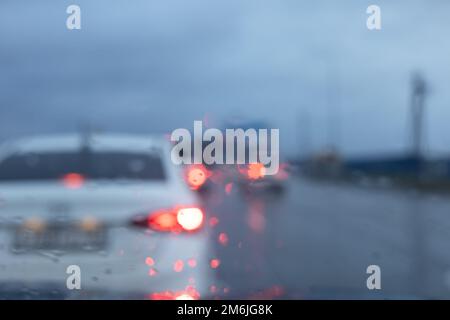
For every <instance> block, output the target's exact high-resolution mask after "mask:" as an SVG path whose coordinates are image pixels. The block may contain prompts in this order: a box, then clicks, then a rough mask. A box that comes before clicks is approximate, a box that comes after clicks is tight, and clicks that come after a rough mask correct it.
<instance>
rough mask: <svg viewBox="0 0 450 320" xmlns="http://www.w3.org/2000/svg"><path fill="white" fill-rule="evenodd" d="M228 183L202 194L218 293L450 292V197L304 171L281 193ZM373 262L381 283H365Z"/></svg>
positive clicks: (436, 295) (358, 294)
mask: <svg viewBox="0 0 450 320" xmlns="http://www.w3.org/2000/svg"><path fill="white" fill-rule="evenodd" d="M222 187H223V186H220V185H219V186H215V187H214V188H213V190H210V192H209V193H208V195H207V196H205V201H206V202H205V203H206V205H207V208H208V211H209V212H210V213H211V214H212V215H213V216H214V217H217V221H218V223H217V224H216V225H215V226H214V227H213V230H214V231H213V232H212V239H211V240H212V242H213V243H214V252H215V254H216V255H217V257H218V258H219V259H220V261H221V264H220V266H219V268H217V272H216V274H217V277H218V284H217V285H214V286H213V287H212V288H211V291H212V293H213V294H214V295H215V296H217V297H219V298H253V297H258V298H267V299H269V298H288V299H310V298H324V299H328V298H337V299H341V298H344V299H346V298H368V299H370V298H378V299H379V298H387V299H391V298H393V299H395V298H406V299H415V298H444V297H446V298H449V297H450V294H449V288H450V277H449V276H450V272H449V271H450V261H449V260H450V259H449V258H450V254H449V251H450V250H449V249H448V244H449V243H450V232H449V231H450V197H448V196H445V195H431V194H420V193H418V192H415V191H412V190H410V191H407V190H396V189H393V188H383V189H380V188H370V187H361V186H350V185H332V184H326V183H323V182H314V181H310V180H308V179H305V178H302V177H293V178H291V179H290V180H289V181H288V182H287V188H286V192H285V194H283V195H280V196H275V195H257V196H248V195H247V196H244V195H243V194H242V192H241V191H240V190H239V188H235V186H234V185H233V186H232V189H231V190H228V191H229V192H226V191H225V188H222ZM221 233H224V234H225V235H226V236H223V235H222V236H221V237H220V238H219V236H220V234H221ZM224 239H225V240H227V241H224ZM369 265H378V266H380V268H381V290H368V289H367V286H366V280H367V277H368V276H369V275H368V274H367V273H366V269H367V267H368V266H369Z"/></svg>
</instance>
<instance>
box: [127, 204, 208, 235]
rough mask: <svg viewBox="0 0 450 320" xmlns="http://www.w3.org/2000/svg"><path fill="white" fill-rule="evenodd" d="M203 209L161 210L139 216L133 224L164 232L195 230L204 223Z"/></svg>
mask: <svg viewBox="0 0 450 320" xmlns="http://www.w3.org/2000/svg"><path fill="white" fill-rule="evenodd" d="M203 220H204V214H203V211H202V210H201V209H199V208H196V207H183V208H174V209H169V210H159V211H155V212H152V213H150V214H148V215H141V216H137V217H135V218H134V219H133V221H132V224H133V225H135V226H139V227H144V228H149V229H152V230H155V231H163V232H175V233H177V232H183V231H195V230H198V229H200V227H201V226H202V225H203Z"/></svg>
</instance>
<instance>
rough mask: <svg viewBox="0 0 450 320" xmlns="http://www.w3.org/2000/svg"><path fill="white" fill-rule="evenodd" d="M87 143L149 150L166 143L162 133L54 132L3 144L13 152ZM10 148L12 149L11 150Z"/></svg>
mask: <svg viewBox="0 0 450 320" xmlns="http://www.w3.org/2000/svg"><path fill="white" fill-rule="evenodd" d="M85 145H88V146H89V147H90V148H91V149H92V150H94V151H102V150H105V151H106V150H119V151H129V152H133V151H134V152H138V151H141V152H142V151H151V150H155V149H161V148H164V147H165V146H167V145H168V142H167V141H166V139H164V136H163V135H138V134H111V133H108V134H105V133H93V134H89V135H81V134H54V135H40V136H33V137H28V138H21V139H17V140H10V141H7V142H6V143H5V144H4V147H6V149H9V150H10V151H14V152H52V151H53V152H58V151H60V152H63V151H66V152H68V151H77V150H79V149H80V148H81V147H83V146H85ZM11 149H12V150H11Z"/></svg>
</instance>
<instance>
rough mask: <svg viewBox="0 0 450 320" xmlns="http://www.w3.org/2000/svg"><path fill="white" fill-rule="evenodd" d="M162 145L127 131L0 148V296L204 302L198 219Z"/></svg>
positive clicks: (203, 239) (207, 276)
mask: <svg viewBox="0 0 450 320" xmlns="http://www.w3.org/2000/svg"><path fill="white" fill-rule="evenodd" d="M169 148H170V145H169V144H167V143H166V142H165V141H164V139H162V138H159V137H142V136H132V135H91V136H86V137H82V136H77V135H65V136H47V137H35V138H30V139H23V140H20V141H16V142H11V143H7V144H5V145H3V146H2V147H1V149H0V291H1V292H2V293H1V295H2V297H6V298H9V297H12V298H16V296H15V292H16V291H15V290H19V291H23V292H25V293H29V294H30V295H31V298H39V297H46V298H48V297H49V295H50V296H51V293H54V294H55V297H56V298H59V297H68V298H72V297H74V298H77V297H81V298H114V297H119V298H123V297H130V298H153V299H166V298H168V299H178V298H187V299H190V298H199V297H200V298H204V297H206V295H207V292H208V288H209V286H210V285H211V281H212V276H211V274H212V273H211V270H210V269H211V268H210V266H209V262H210V259H211V256H210V253H209V246H208V234H207V230H205V228H204V226H205V219H206V217H205V213H204V210H203V209H202V208H201V207H200V204H199V202H198V200H197V198H196V195H195V194H194V193H193V192H192V191H191V190H189V188H188V187H187V186H186V184H185V182H184V181H183V178H182V174H181V172H179V171H180V170H179V169H178V168H177V167H175V166H174V165H172V163H171V161H170V149H169ZM71 265H75V266H78V267H79V268H80V270H81V278H80V283H81V289H80V290H78V289H73V290H70V289H69V288H67V283H66V282H67V279H68V278H69V277H70V276H71V274H68V273H66V271H67V268H68V267H69V266H71ZM69 271H70V270H69ZM71 272H72V271H71ZM71 279H72V278H71ZM70 281H72V280H70ZM70 281H69V282H70ZM69 287H71V286H70V285H69ZM5 291H6V293H5ZM25 296H26V295H25ZM18 297H19V298H20V297H21V296H20V295H19V296H18Z"/></svg>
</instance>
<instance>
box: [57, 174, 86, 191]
mask: <svg viewBox="0 0 450 320" xmlns="http://www.w3.org/2000/svg"><path fill="white" fill-rule="evenodd" d="M61 181H62V183H63V184H64V186H65V187H66V188H69V189H78V188H81V187H82V186H83V184H84V176H83V175H81V174H79V173H73V172H71V173H67V174H65V175H64V176H63V177H62V178H61Z"/></svg>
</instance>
